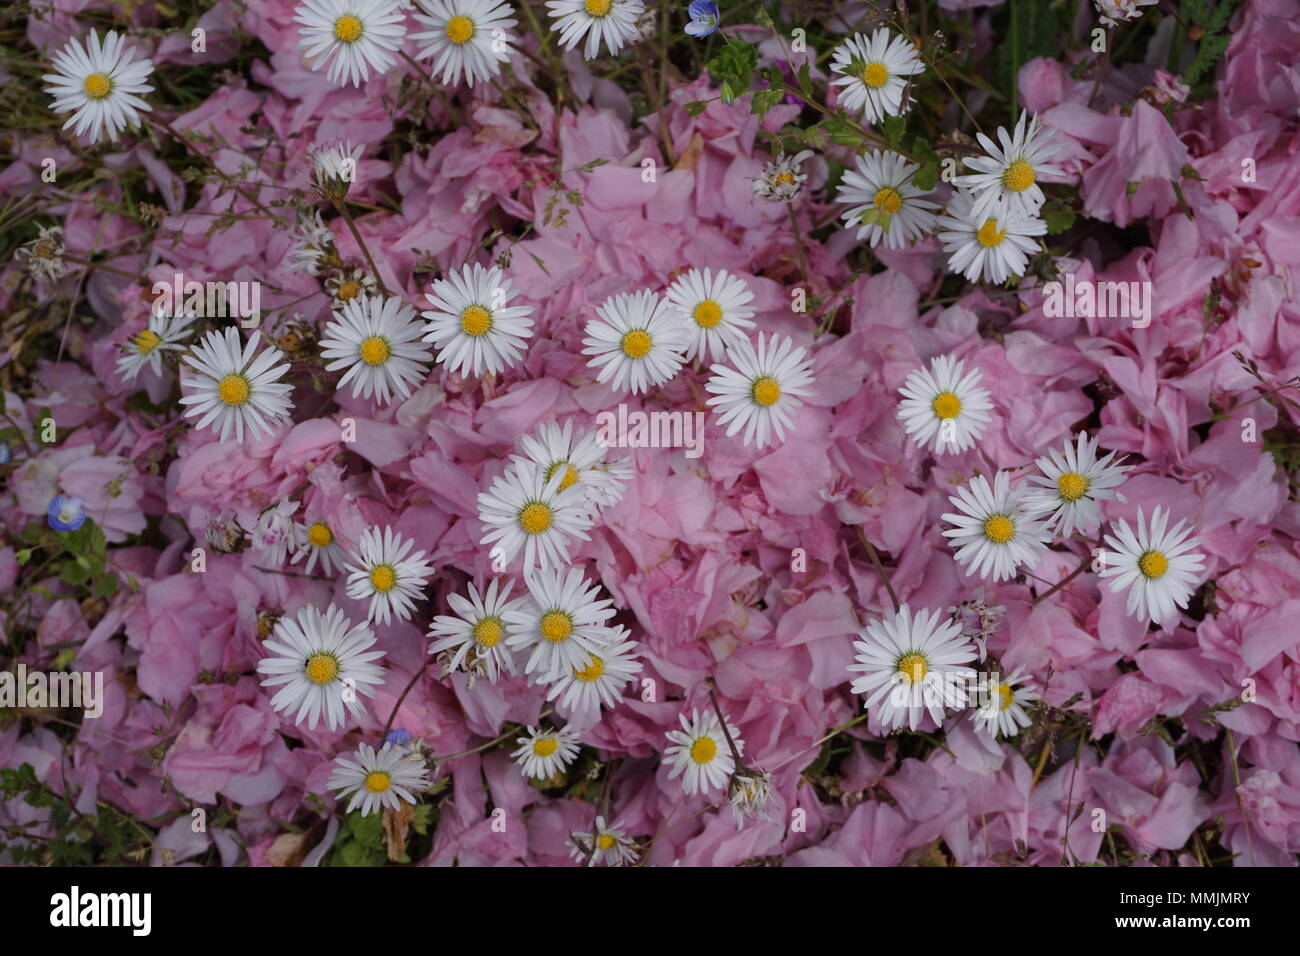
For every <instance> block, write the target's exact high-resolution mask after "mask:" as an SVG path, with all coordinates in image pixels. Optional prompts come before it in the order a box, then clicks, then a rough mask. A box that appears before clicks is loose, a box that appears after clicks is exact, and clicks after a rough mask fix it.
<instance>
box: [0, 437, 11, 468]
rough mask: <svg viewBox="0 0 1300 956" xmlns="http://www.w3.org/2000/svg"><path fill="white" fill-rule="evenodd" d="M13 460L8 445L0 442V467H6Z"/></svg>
mask: <svg viewBox="0 0 1300 956" xmlns="http://www.w3.org/2000/svg"><path fill="white" fill-rule="evenodd" d="M13 460H14V453H13V452H12V451H10V450H9V443H8V442H5V441H0V465H7V464H9V462H11V461H13Z"/></svg>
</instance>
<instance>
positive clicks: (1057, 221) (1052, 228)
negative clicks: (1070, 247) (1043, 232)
mask: <svg viewBox="0 0 1300 956" xmlns="http://www.w3.org/2000/svg"><path fill="white" fill-rule="evenodd" d="M1074 220H1075V215H1074V212H1073V211H1072V210H1069V209H1047V210H1044V212H1043V221H1044V222H1046V223H1047V232H1048V235H1052V236H1054V235H1056V234H1057V233H1058V232H1065V230H1067V229H1069V228H1070V227H1071V226H1073V225H1074Z"/></svg>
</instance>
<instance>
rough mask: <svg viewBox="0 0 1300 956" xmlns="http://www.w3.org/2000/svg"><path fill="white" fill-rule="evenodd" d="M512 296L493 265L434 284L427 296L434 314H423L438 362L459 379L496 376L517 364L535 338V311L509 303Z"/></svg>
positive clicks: (468, 268)
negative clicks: (533, 336) (458, 375)
mask: <svg viewBox="0 0 1300 956" xmlns="http://www.w3.org/2000/svg"><path fill="white" fill-rule="evenodd" d="M514 296H515V292H514V291H513V290H512V289H511V287H510V280H509V279H507V278H505V277H504V275H503V274H502V272H501V270H500V269H499V268H497V267H495V266H493V267H492V268H491V269H484V268H483V267H482V266H480V265H473V266H465V267H464V268H463V269H462V270H461V272H460V274H459V275H457V274H456V273H454V272H449V273H448V274H447V276H446V278H444V279H439V280H438V281H437V282H435V283H434V284H433V287H432V289H431V290H430V291H429V293H428V294H427V295H425V298H426V299H428V300H429V302H430V303H432V304H433V311H428V312H423V313H421V314H422V315H423V316H424V317H425V318H426V319H428V320H429V323H428V324H427V325H426V326H425V327H424V328H425V333H426V334H425V336H424V340H425V341H426V342H432V343H433V344H434V345H436V346H437V347H438V349H439V351H438V361H439V362H441V363H443V364H445V365H446V366H447V368H448V369H449V370H450V371H452V372H459V373H461V374H462V375H485V374H486V375H495V374H496V373H498V372H501V371H504V370H505V369H507V368H512V367H513V366H515V365H516V364H518V362H519V360H520V357H521V356H522V355H523V354H524V348H525V346H526V344H527V340H528V339H529V338H531V337H532V335H533V320H532V319H531V318H529V316H531V315H532V312H533V307H532V306H530V305H507V304H506V303H508V302H509V301H510V300H511V299H512V298H514Z"/></svg>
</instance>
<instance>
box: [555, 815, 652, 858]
mask: <svg viewBox="0 0 1300 956" xmlns="http://www.w3.org/2000/svg"><path fill="white" fill-rule="evenodd" d="M572 836H573V839H571V840H570V841H569V843H570V846H569V855H570V856H572V857H573V859H574V860H575V861H576V862H578V863H585V864H587V865H588V866H596V865H597V864H598V863H604V864H605V865H606V866H626V865H627V864H629V863H635V862H636V858H637V852H636V844H635V843H633V842H632V841H631V840H629V839H628V838H627V837H625V836H624V835H623V831H622V830H621V829H619V828H618V827H617V826H606V824H605V818H604V817H600V816H598V817H596V830H595V832H594V833H574V834H573V835H572Z"/></svg>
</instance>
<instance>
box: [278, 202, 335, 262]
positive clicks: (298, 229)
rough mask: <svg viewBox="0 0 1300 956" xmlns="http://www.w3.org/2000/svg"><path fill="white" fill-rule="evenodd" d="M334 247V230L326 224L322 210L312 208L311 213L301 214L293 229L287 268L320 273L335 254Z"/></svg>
mask: <svg viewBox="0 0 1300 956" xmlns="http://www.w3.org/2000/svg"><path fill="white" fill-rule="evenodd" d="M333 249H334V230H332V229H330V227H329V226H327V225H325V220H323V219H321V217H320V212H319V211H317V210H312V213H311V215H302V214H300V215H299V216H298V222H297V224H296V225H295V227H294V230H293V246H292V247H291V248H290V249H289V256H288V266H287V268H288V269H289V271H290V272H305V273H307V275H309V276H314V275H319V274H320V271H321V269H322V268H324V267H325V264H326V262H327V261H328V260H329V258H330V256H331V255H332V254H333V252H332V250H333Z"/></svg>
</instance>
